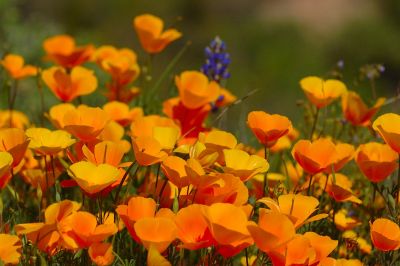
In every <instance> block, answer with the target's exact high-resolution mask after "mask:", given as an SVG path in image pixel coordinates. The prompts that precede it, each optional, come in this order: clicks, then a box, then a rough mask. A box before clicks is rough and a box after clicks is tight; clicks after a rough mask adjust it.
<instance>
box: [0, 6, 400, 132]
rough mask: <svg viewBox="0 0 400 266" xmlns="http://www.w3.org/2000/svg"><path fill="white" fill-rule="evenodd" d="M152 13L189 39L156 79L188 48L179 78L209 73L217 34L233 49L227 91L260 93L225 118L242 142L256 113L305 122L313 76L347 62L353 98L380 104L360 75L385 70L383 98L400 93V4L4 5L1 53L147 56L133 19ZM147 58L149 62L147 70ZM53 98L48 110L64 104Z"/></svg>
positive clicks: (27, 93) (26, 89)
mask: <svg viewBox="0 0 400 266" xmlns="http://www.w3.org/2000/svg"><path fill="white" fill-rule="evenodd" d="M142 13H153V14H155V15H158V16H160V17H162V18H163V19H164V21H165V23H166V24H167V25H174V27H176V28H178V29H179V30H180V31H182V32H183V34H184V36H183V38H182V39H180V40H179V41H177V42H175V43H174V44H172V45H171V46H170V47H168V48H167V49H166V51H165V52H164V53H163V54H161V55H160V56H157V58H156V59H155V63H156V65H157V66H158V70H156V73H157V71H158V73H159V72H160V71H161V69H162V68H163V67H165V66H166V65H167V64H168V62H169V61H170V60H171V59H172V58H173V57H174V55H175V54H176V53H178V52H179V51H180V49H181V48H182V46H183V45H184V44H185V43H186V42H187V41H192V45H191V46H190V47H189V49H188V51H187V52H186V53H185V54H184V56H183V58H182V60H181V61H180V62H179V65H178V66H177V67H176V69H175V70H174V74H177V73H179V72H180V71H182V70H185V69H199V68H200V66H201V65H202V64H203V62H204V53H203V50H204V47H205V46H206V45H207V44H208V43H209V42H210V41H211V40H212V39H213V38H214V37H215V36H216V35H219V36H220V37H221V38H222V39H223V40H224V41H225V42H226V44H227V46H228V51H229V53H230V54H231V58H232V64H231V67H230V71H231V73H232V77H231V78H230V79H229V81H228V83H227V88H229V89H230V90H231V91H233V93H234V94H236V95H237V96H239V97H241V96H244V95H246V93H248V92H249V91H251V90H252V89H255V88H258V89H259V92H258V93H257V94H255V95H253V96H252V97H250V99H248V100H247V101H246V104H241V105H238V106H235V107H234V108H232V109H231V110H229V112H228V114H227V116H226V117H225V118H224V121H223V123H228V124H225V127H228V128H230V129H231V130H233V131H234V132H236V133H237V134H239V135H240V134H241V130H242V128H245V127H238V126H237V125H238V122H239V123H244V121H245V119H246V115H247V112H248V111H250V110H254V109H263V110H266V111H268V112H271V113H280V114H285V115H287V116H289V117H290V118H292V119H294V120H296V119H299V118H300V115H299V109H298V108H297V107H296V100H297V99H304V96H303V93H302V91H301V90H300V88H299V85H298V82H299V80H300V79H301V78H302V77H304V76H307V75H319V76H326V75H327V73H329V71H330V70H331V69H332V68H334V67H335V66H336V64H337V62H338V61H339V60H343V62H344V69H343V74H344V76H343V78H344V80H345V81H346V84H347V85H348V87H349V89H352V90H357V91H358V92H360V93H361V94H363V95H364V96H365V97H370V96H371V95H370V89H369V83H368V82H367V81H360V80H358V79H359V68H360V67H361V66H362V65H364V64H369V63H382V64H384V66H385V69H386V70H385V72H384V73H383V75H382V77H381V79H379V80H378V81H377V88H378V94H379V95H383V96H387V97H393V96H395V95H396V93H397V86H398V82H399V78H400V75H399V74H400V52H399V48H398V47H399V43H400V16H399V14H400V1H398V0H382V1H373V0H353V1H347V0H324V1H321V0H302V1H298V0H280V1H273V0H263V1H261V0H253V1H246V0H219V1H215V0H191V1H187V0H170V1H149V0H131V1H126V0H114V1H105V0H101V1H100V0H57V1H51V0H34V1H32V0H0V47H1V50H0V53H2V54H3V53H5V52H14V53H19V54H22V55H23V56H25V57H26V59H27V61H28V62H29V63H34V62H38V61H39V60H40V59H41V58H42V56H43V50H42V47H41V44H42V41H43V40H44V39H45V38H46V37H48V36H51V35H53V34H60V33H68V34H71V35H73V36H75V37H76V38H77V42H78V44H86V43H89V42H91V43H94V44H95V45H102V44H112V45H115V46H117V47H130V48H133V49H134V50H135V51H136V52H137V53H138V54H139V55H144V53H143V51H142V50H141V48H140V46H139V43H138V40H137V38H136V35H135V33H134V31H133V29H132V19H133V17H134V16H136V15H138V14H142ZM178 17H181V18H182V19H181V20H178V19H177V18H178ZM145 59H146V58H145V57H140V58H139V60H140V62H145ZM171 77H172V76H171ZM170 83H171V82H170ZM171 84H172V83H171ZM164 86H168V85H166V84H164ZM22 87H23V89H22V93H21V94H20V96H21V97H19V99H18V101H19V102H17V106H19V109H23V110H26V111H32V112H33V111H35V110H37V109H38V103H39V100H38V99H37V100H35V98H36V97H35V95H36V94H37V90H36V89H35V88H34V87H35V83H34V82H32V81H31V82H30V83H29V82H28V83H26V84H25V86H22ZM100 89H101V88H100ZM165 89H171V88H169V87H168V88H165ZM47 94H48V96H47V98H48V100H47V104H51V103H53V102H56V101H55V99H54V97H52V96H51V95H49V93H48V92H47ZM2 108H4V106H3V107H2ZM17 108H18V107H17ZM390 108H392V109H393V108H397V111H399V108H398V107H390ZM393 110H395V109H393ZM33 119H34V120H35V118H33ZM227 121H230V122H227ZM243 125H244V124H243Z"/></svg>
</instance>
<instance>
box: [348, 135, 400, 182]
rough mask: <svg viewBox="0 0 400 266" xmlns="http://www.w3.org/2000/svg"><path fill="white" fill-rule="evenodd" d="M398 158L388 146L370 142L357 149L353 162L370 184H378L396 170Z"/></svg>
mask: <svg viewBox="0 0 400 266" xmlns="http://www.w3.org/2000/svg"><path fill="white" fill-rule="evenodd" d="M398 158H399V155H398V154H397V153H396V152H394V151H393V150H392V149H391V148H390V147H389V146H388V145H386V144H381V143H377V142H370V143H367V144H363V145H360V146H359V147H358V150H357V153H356V157H355V160H356V163H357V165H358V167H359V168H360V170H361V172H362V173H363V174H364V175H365V176H366V177H367V178H368V179H369V180H370V181H371V182H380V181H383V180H385V179H386V177H388V176H389V175H390V174H392V173H393V172H394V171H395V170H396V168H397V160H398Z"/></svg>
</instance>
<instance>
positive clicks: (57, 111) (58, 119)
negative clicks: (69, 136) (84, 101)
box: [45, 103, 76, 129]
mask: <svg viewBox="0 0 400 266" xmlns="http://www.w3.org/2000/svg"><path fill="white" fill-rule="evenodd" d="M75 109H76V107H75V106H74V105H72V104H70V103H60V104H56V105H53V106H52V107H51V108H50V110H49V113H48V114H45V115H46V117H47V118H48V119H49V120H50V122H51V123H52V124H53V126H55V127H56V128H57V129H63V128H64V115H65V114H66V113H67V112H68V111H71V110H75Z"/></svg>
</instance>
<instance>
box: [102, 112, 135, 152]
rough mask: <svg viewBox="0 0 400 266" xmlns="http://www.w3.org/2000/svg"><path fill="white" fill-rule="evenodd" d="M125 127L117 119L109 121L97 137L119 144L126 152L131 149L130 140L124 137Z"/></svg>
mask: <svg viewBox="0 0 400 266" xmlns="http://www.w3.org/2000/svg"><path fill="white" fill-rule="evenodd" d="M124 137H125V129H124V128H123V127H122V126H121V125H120V124H118V123H117V122H115V121H112V120H111V121H109V122H108V123H107V124H106V125H105V127H104V129H103V131H101V133H100V134H99V135H98V137H97V139H98V140H102V141H111V142H114V143H116V144H118V145H119V146H120V148H121V150H122V151H123V152H124V153H127V152H128V151H129V150H130V149H131V144H130V143H129V141H127V140H125V139H124Z"/></svg>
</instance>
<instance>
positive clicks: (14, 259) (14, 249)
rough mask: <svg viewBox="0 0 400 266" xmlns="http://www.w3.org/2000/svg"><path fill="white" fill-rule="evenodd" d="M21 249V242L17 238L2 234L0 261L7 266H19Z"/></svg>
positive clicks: (0, 238)
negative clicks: (17, 265) (10, 265)
mask: <svg viewBox="0 0 400 266" xmlns="http://www.w3.org/2000/svg"><path fill="white" fill-rule="evenodd" d="M21 247H22V245H21V241H20V240H19V238H18V237H17V236H13V235H8V234H0V261H1V262H2V263H4V264H5V265H9V264H12V265H16V264H18V262H19V258H20V257H21V252H20V249H21Z"/></svg>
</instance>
